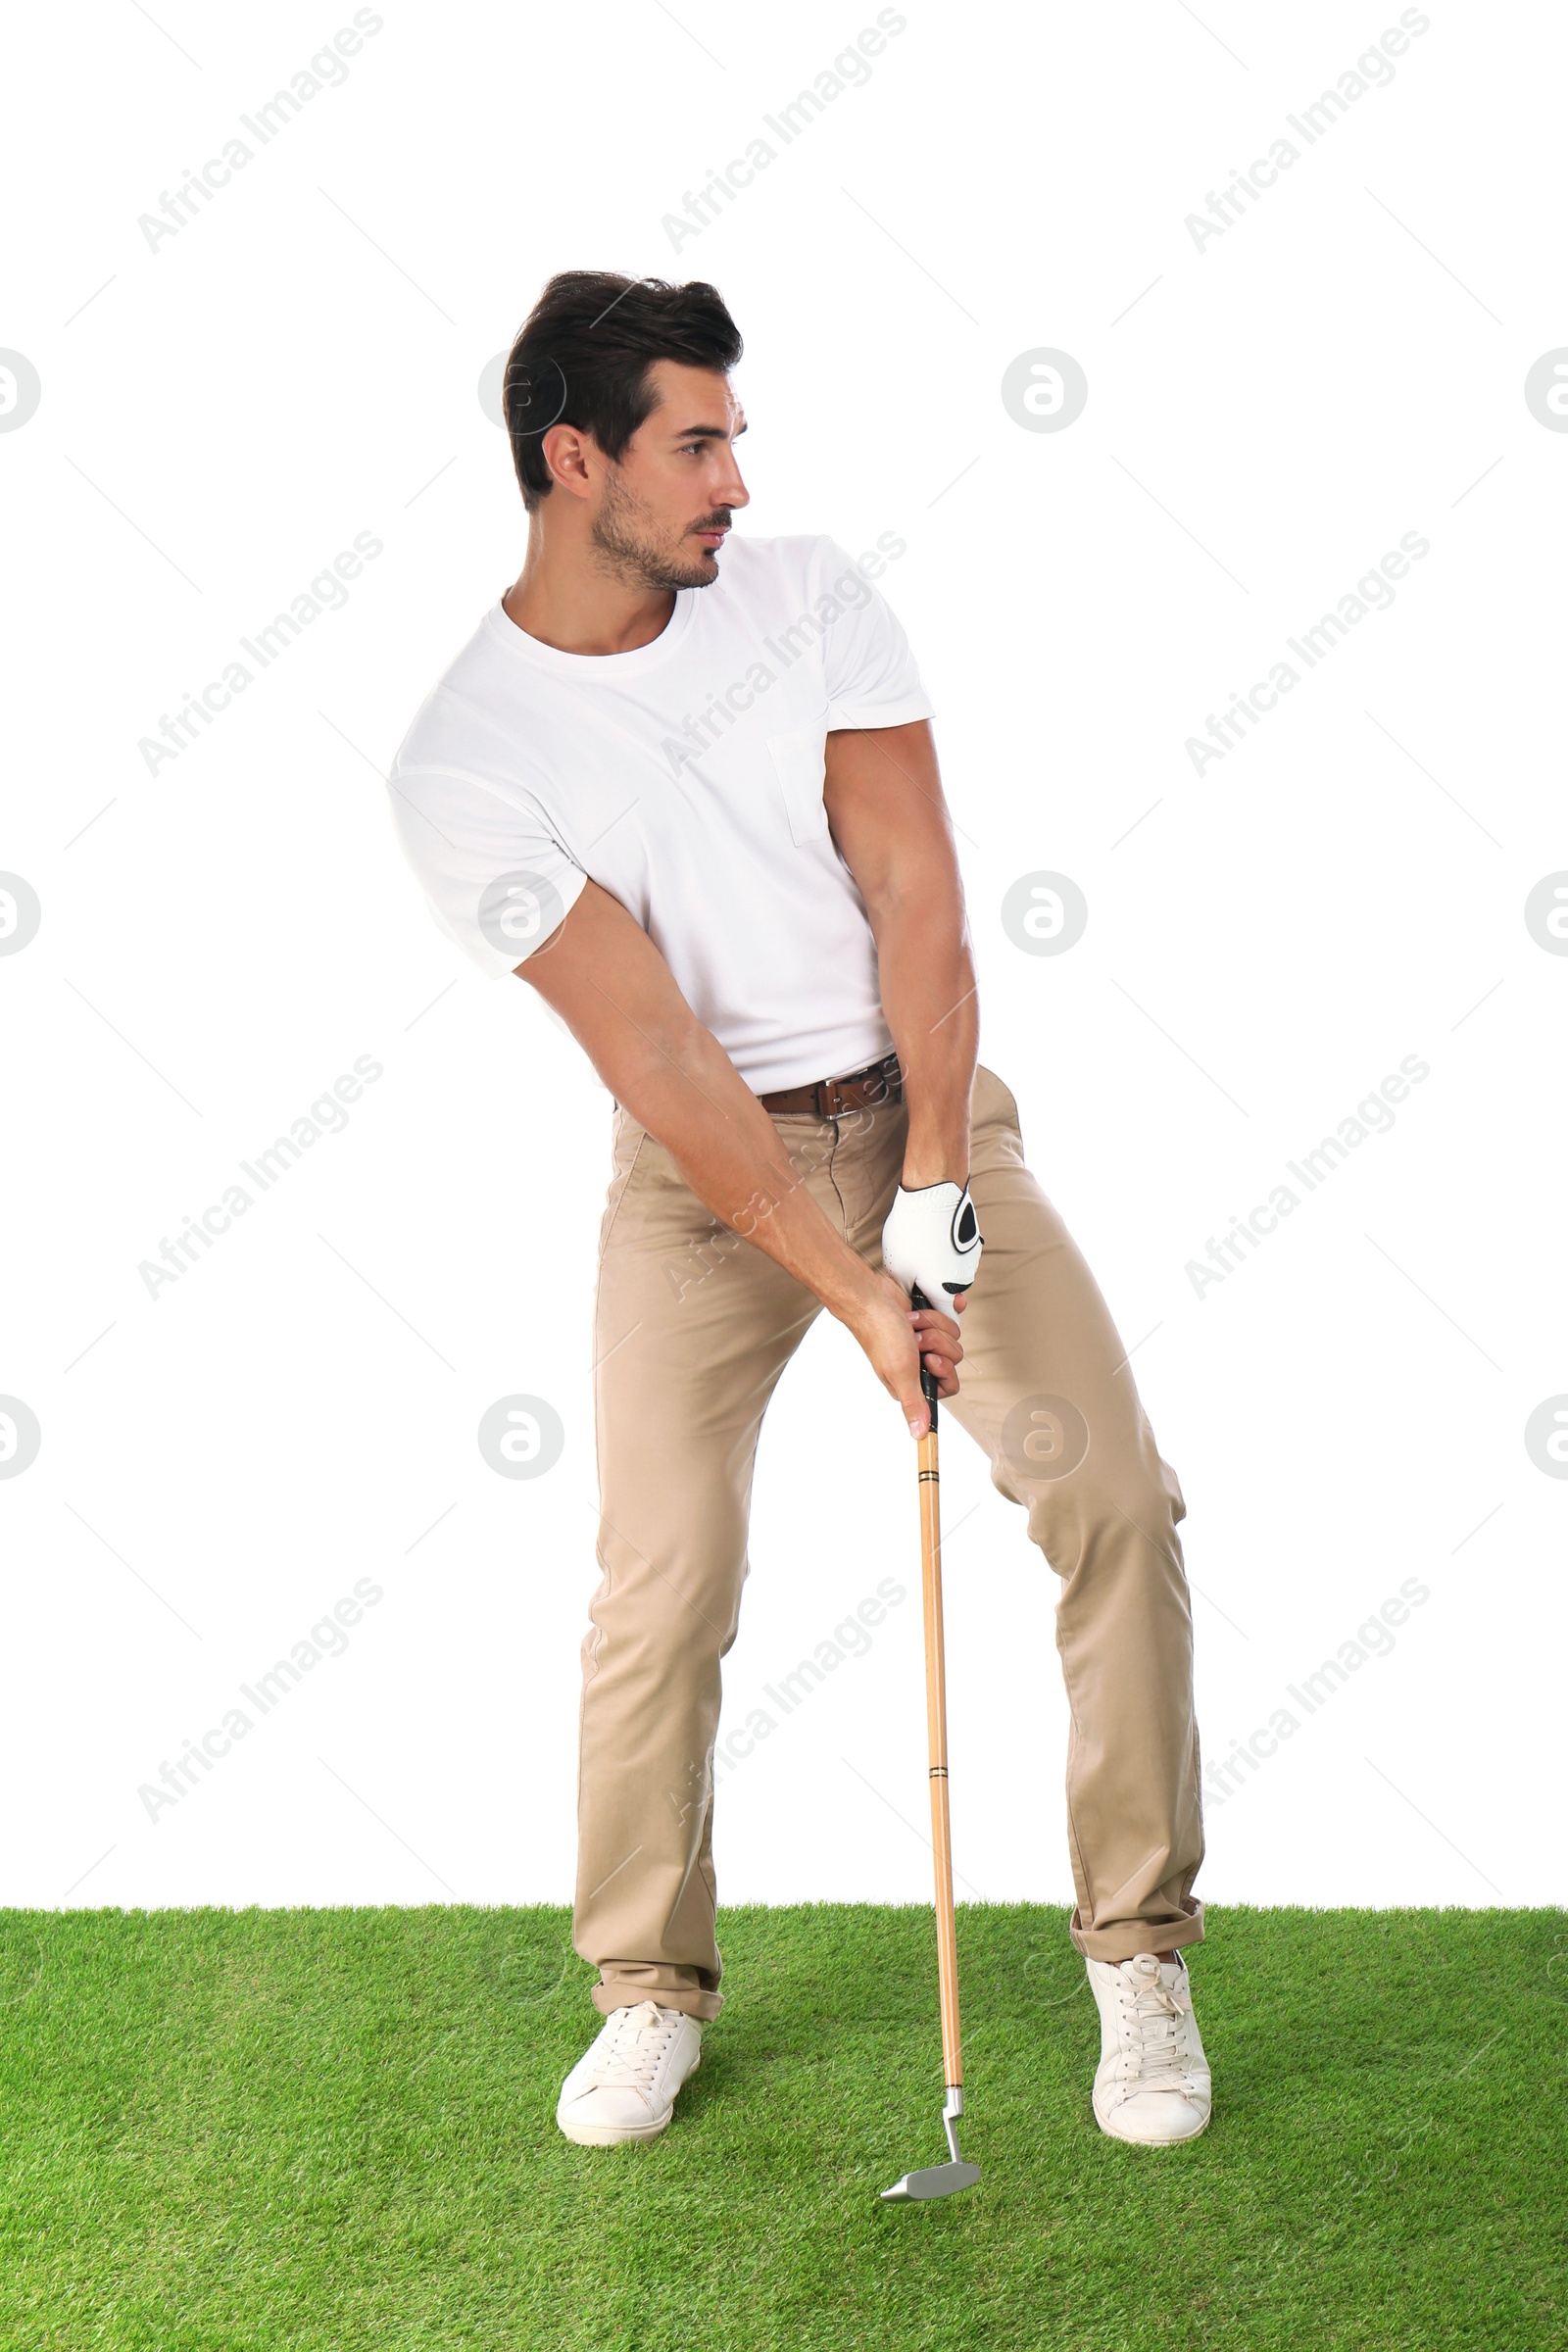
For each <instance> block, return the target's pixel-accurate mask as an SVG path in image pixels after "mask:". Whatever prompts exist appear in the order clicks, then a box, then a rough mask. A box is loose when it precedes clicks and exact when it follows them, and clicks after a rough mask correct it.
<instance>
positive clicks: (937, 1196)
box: [882, 1184, 981, 1323]
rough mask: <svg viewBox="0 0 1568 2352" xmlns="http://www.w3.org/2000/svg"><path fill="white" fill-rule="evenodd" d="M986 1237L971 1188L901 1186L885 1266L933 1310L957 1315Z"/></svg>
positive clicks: (888, 1228)
mask: <svg viewBox="0 0 1568 2352" xmlns="http://www.w3.org/2000/svg"><path fill="white" fill-rule="evenodd" d="M980 1249H981V1233H980V1228H979V1225H978V1224H977V1222H976V1220H975V1213H974V1202H973V1201H971V1200H970V1198H969V1188H968V1186H967V1185H966V1184H963V1185H959V1184H922V1185H921V1186H919V1187H918V1188H917V1190H916V1191H914V1192H912V1193H909V1192H906V1191H905V1189H904V1187H903V1185H902V1184H901V1185H900V1187H899V1190H898V1196H897V1198H896V1199H895V1201H894V1203H893V1206H892V1207H891V1209H889V1211H888V1217H887V1222H886V1224H885V1225H884V1226H883V1228H882V1263H883V1265H884V1266H885V1267H886V1268H887V1270H888V1272H889V1273H890V1274H891V1275H892V1276H893V1279H894V1280H895V1282H898V1283H901V1284H902V1285H903V1287H904V1289H905V1290H907V1291H913V1290H914V1289H916V1288H918V1289H919V1290H920V1291H921V1292H922V1293H923V1295H924V1297H925V1299H926V1302H927V1304H928V1305H930V1306H939V1307H941V1309H942V1311H943V1313H944V1314H948V1315H952V1316H953V1320H954V1321H955V1323H956V1322H957V1320H958V1318H957V1316H956V1314H955V1313H954V1308H953V1298H954V1293H955V1292H956V1291H966V1290H967V1289H968V1288H969V1285H970V1284H971V1283H972V1282H973V1280H974V1278H975V1271H976V1268H977V1267H978V1266H979V1263H980Z"/></svg>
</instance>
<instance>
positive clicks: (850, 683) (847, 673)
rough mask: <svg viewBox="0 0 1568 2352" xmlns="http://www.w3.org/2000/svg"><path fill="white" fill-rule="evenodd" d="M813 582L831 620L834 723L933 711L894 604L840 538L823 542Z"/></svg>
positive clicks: (818, 608)
mask: <svg viewBox="0 0 1568 2352" xmlns="http://www.w3.org/2000/svg"><path fill="white" fill-rule="evenodd" d="M811 584H812V590H813V595H814V599H815V602H814V604H813V610H814V611H815V612H817V613H819V614H820V615H821V616H822V617H823V618H824V619H825V621H826V633H825V636H824V640H823V662H824V664H825V669H826V677H827V691H828V722H827V723H828V726H829V727H830V728H832V727H901V726H903V725H905V724H906V722H907V720H909V719H912V718H931V717H933V716H934V715H935V713H934V711H933V709H932V705H931V701H930V698H929V697H928V695H927V694H926V692H925V689H924V687H923V686H922V685H921V683H920V672H919V670H918V669H917V667H916V666H915V660H914V656H913V654H912V653H911V652H910V651H909V641H908V639H907V637H906V635H905V633H904V630H903V629H902V627H901V626H900V624H899V621H898V618H897V616H896V614H895V613H894V612H893V610H892V607H891V606H890V605H889V604H888V602H887V600H886V598H885V597H884V596H882V595H881V594H880V592H879V591H878V590H877V589H876V588H874V587H873V586H872V584H871V582H870V581H869V580H868V579H867V578H866V576H865V574H864V573H863V572H862V571H861V569H860V567H859V565H858V564H857V563H856V561H855V559H854V557H853V556H851V555H848V554H847V553H846V552H845V550H844V549H843V548H842V547H840V545H839V543H838V541H837V540H836V539H827V538H824V539H821V540H819V541H818V543H817V548H816V553H815V557H814V560H813V564H812V583H811ZM824 600H826V601H824ZM835 606H836V607H837V611H836V612H835V611H833V610H832V607H835Z"/></svg>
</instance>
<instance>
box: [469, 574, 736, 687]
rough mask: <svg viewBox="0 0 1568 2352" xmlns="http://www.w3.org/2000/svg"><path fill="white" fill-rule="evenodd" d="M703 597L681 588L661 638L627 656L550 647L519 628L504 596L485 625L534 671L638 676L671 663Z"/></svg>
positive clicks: (592, 676) (569, 675)
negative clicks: (569, 650)
mask: <svg viewBox="0 0 1568 2352" xmlns="http://www.w3.org/2000/svg"><path fill="white" fill-rule="evenodd" d="M701 594H703V591H702V590H701V589H698V588H677V589H676V590H675V603H674V608H673V610H672V611H671V613H670V615H669V618H668V620H666V621H665V623H664V625H663V627H662V629H661V630H660V632H659V635H658V636H657V637H650V639H649V640H648V643H647V644H646V645H634V646H632V647H631V648H630V650H629V651H628V652H626V653H624V654H568V653H565V652H564V650H563V649H562V648H561V647H560V646H559V645H546V644H545V642H544V640H543V639H542V638H540V637H530V636H529V634H528V632H527V630H526V629H523V628H519V627H518V626H517V623H516V622H515V620H514V619H513V618H512V615H511V614H510V613H508V611H507V609H506V605H505V603H504V601H503V597H497V599H496V601H495V603H494V604H493V605H492V606H491V608H490V610H489V612H488V613H486V614H485V622H486V625H487V627H488V628H489V630H490V633H491V635H492V636H494V637H499V638H500V639H501V641H502V642H503V644H505V645H506V646H508V647H509V648H510V650H511V654H512V658H513V659H514V660H515V661H518V662H527V664H528V665H529V667H530V668H533V669H544V670H550V671H552V672H553V673H554V674H555V676H557V677H560V678H580V679H582V680H584V681H585V682H586V681H590V680H593V679H596V678H624V677H631V676H635V675H636V674H637V673H638V672H639V671H641V670H645V669H657V668H658V667H659V665H660V663H661V662H667V661H668V660H669V657H670V655H671V654H672V653H674V651H675V650H676V648H677V646H679V644H680V642H681V640H682V638H683V637H684V636H685V635H686V632H687V630H688V629H689V628H690V627H691V623H692V614H693V613H695V611H696V609H697V599H698V597H699V596H700V595H701Z"/></svg>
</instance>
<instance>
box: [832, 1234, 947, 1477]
mask: <svg viewBox="0 0 1568 2352" xmlns="http://www.w3.org/2000/svg"><path fill="white" fill-rule="evenodd" d="M836 1311H837V1313H838V1318H839V1321H840V1322H841V1323H844V1324H847V1325H848V1327H849V1329H850V1330H851V1331H852V1332H854V1334H855V1336H856V1338H857V1339H858V1341H859V1343H860V1346H861V1347H862V1348H864V1350H865V1352H866V1355H867V1357H868V1358H869V1360H870V1364H871V1369H872V1371H873V1372H874V1373H875V1374H876V1376H877V1378H878V1380H880V1382H881V1383H882V1386H883V1387H884V1388H885V1389H886V1391H887V1393H888V1395H889V1396H890V1397H893V1398H895V1399H896V1401H897V1403H898V1406H899V1410H900V1411H901V1412H902V1413H903V1415H904V1418H905V1420H906V1421H907V1423H908V1426H909V1434H910V1436H911V1437H915V1438H923V1437H924V1436H925V1433H926V1431H927V1430H928V1429H929V1428H930V1426H931V1411H930V1407H929V1406H928V1405H927V1403H926V1400H925V1397H924V1396H923V1395H922V1393H921V1389H920V1367H921V1364H922V1363H924V1364H925V1365H926V1367H927V1368H928V1370H930V1371H932V1372H934V1373H935V1374H936V1380H937V1394H938V1396H939V1397H956V1395H957V1394H958V1373H957V1367H958V1365H959V1363H960V1362H961V1361H962V1360H963V1342H962V1340H961V1339H960V1338H959V1337H958V1326H957V1324H956V1321H955V1319H954V1317H953V1316H952V1315H951V1314H948V1313H944V1312H940V1311H939V1310H938V1309H937V1308H936V1307H934V1306H921V1307H912V1306H911V1305H910V1304H909V1301H908V1299H907V1296H906V1294H905V1293H904V1292H903V1291H901V1290H900V1288H899V1286H898V1284H897V1283H896V1282H895V1281H894V1279H893V1277H892V1275H891V1274H871V1275H868V1276H867V1279H866V1287H865V1289H864V1291H863V1292H862V1293H861V1294H860V1296H859V1297H858V1299H856V1300H855V1301H854V1303H853V1304H852V1305H850V1306H848V1307H841V1308H839V1309H838V1310H836ZM960 1311H961V1310H960Z"/></svg>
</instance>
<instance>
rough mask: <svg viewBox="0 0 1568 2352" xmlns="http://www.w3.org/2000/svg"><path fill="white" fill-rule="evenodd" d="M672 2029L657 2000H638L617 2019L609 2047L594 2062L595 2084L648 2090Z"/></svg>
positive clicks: (672, 2031)
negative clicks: (661, 2012) (624, 2085)
mask: <svg viewBox="0 0 1568 2352" xmlns="http://www.w3.org/2000/svg"><path fill="white" fill-rule="evenodd" d="M674 2031H675V2029H674V2027H673V2026H672V2025H666V2024H665V2023H664V2021H663V2019H662V2017H661V2016H660V2014H659V2006H658V2003H657V2002H655V2001H639V2003H638V2004H637V2006H636V2008H635V2009H628V2010H627V2011H626V2013H625V2015H624V2016H623V2017H622V2018H621V2019H620V2021H619V2023H618V2025H617V2027H616V2030H615V2034H614V2036H613V2040H612V2041H611V2042H610V2044H609V2047H608V2048H607V2049H606V2050H605V2051H604V2053H603V2054H602V2056H601V2057H599V2058H598V2059H597V2060H596V2061H595V2064H594V2071H593V2081H594V2083H595V2084H596V2085H605V2086H609V2085H612V2084H613V2085H617V2086H618V2085H619V2084H622V2083H626V2084H629V2085H630V2086H631V2087H632V2088H633V2089H636V2090H644V2091H646V2090H648V2089H649V2088H650V2087H651V2086H652V2083H653V2080H654V2073H655V2070H656V2068H657V2067H658V2065H659V2061H660V2059H661V2058H662V2056H663V2054H664V2050H665V2048H666V2046H667V2044H668V2041H669V2037H670V2035H671V2034H673V2033H674Z"/></svg>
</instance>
